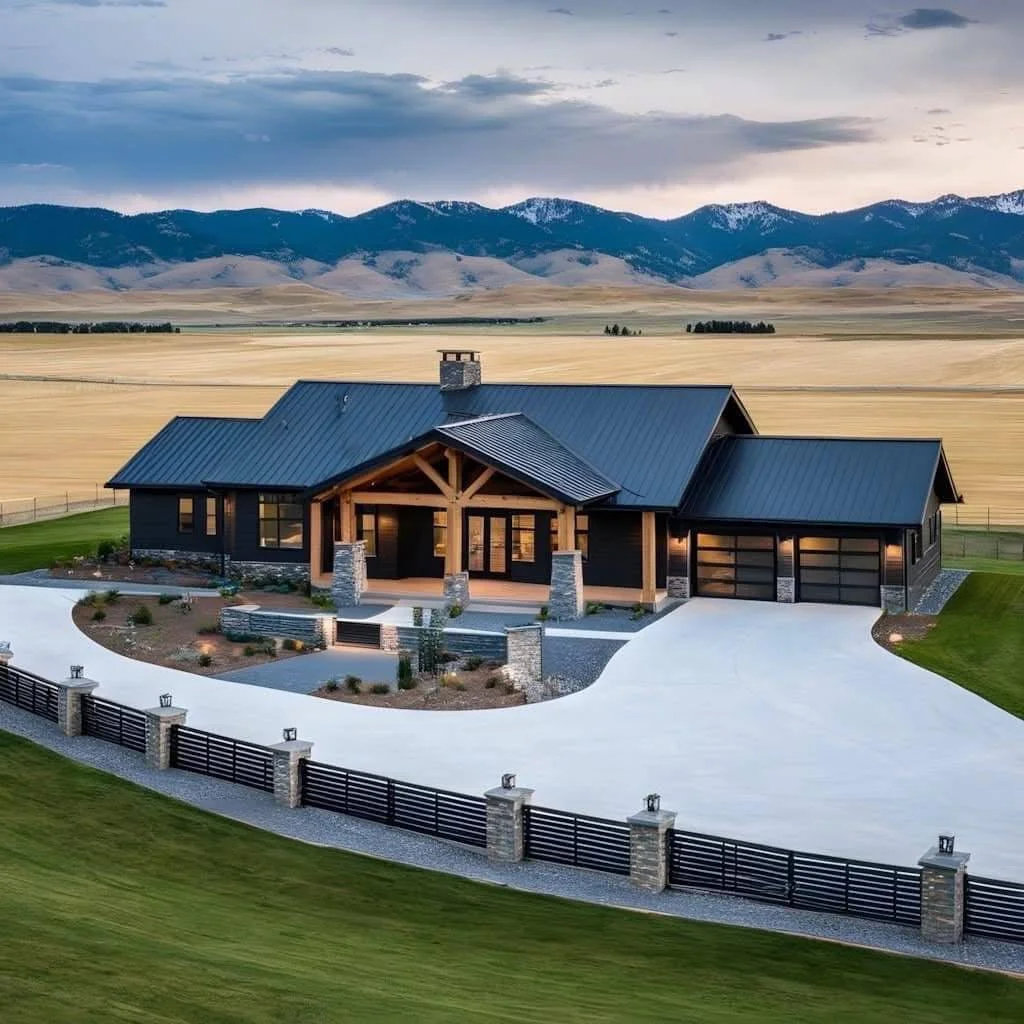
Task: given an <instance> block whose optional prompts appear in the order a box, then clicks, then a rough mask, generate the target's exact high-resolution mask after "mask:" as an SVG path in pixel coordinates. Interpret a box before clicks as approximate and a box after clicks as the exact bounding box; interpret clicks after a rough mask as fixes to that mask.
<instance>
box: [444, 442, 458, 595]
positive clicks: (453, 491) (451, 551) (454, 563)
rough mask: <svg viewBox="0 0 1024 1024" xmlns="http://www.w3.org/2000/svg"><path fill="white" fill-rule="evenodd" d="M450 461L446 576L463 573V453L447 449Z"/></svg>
mask: <svg viewBox="0 0 1024 1024" xmlns="http://www.w3.org/2000/svg"><path fill="white" fill-rule="evenodd" d="M445 456H446V458H447V459H448V490H449V498H448V528H447V530H445V534H446V538H445V539H446V544H445V549H444V574H445V576H454V575H455V574H456V573H460V572H462V506H463V501H462V452H456V451H452V449H451V448H448V449H446V451H445Z"/></svg>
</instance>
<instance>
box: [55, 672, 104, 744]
mask: <svg viewBox="0 0 1024 1024" xmlns="http://www.w3.org/2000/svg"><path fill="white" fill-rule="evenodd" d="M99 685H100V684H99V683H97V682H94V681H93V680H92V679H84V678H78V679H73V678H68V679H65V680H63V681H62V682H59V683H58V684H57V725H59V726H60V731H61V732H62V733H64V735H65V736H81V735H82V698H83V697H85V696H88V695H91V694H92V691H93V690H95V689H96V687H97V686H99Z"/></svg>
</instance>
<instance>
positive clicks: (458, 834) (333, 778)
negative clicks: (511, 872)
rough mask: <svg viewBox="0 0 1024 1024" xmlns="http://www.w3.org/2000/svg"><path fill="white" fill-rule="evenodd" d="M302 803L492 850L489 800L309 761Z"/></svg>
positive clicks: (305, 763) (304, 766) (303, 774)
mask: <svg viewBox="0 0 1024 1024" xmlns="http://www.w3.org/2000/svg"><path fill="white" fill-rule="evenodd" d="M300 772H301V780H302V785H301V792H302V803H303V804H304V805H305V806H307V807H319V808H320V809H322V810H326V811H335V812H337V813H339V814H350V815H352V817H355V818H365V819H367V820H369V821H376V822H379V823H380V824H382V825H392V826H394V827H396V828H402V829H406V830H407V831H409V832H421V833H424V834H425V835H431V836H437V837H438V838H439V839H448V840H451V841H452V842H456V843H462V844H464V845H466V846H477V847H481V848H485V847H486V846H487V805H486V802H485V800H484V798H483V797H479V796H468V795H466V794H464V793H453V792H450V791H448V790H443V789H433V788H431V787H429V786H418V785H415V784H414V783H411V782H399V781H397V780H395V779H389V778H387V777H386V776H383V775H372V774H369V773H367V772H355V771H349V770H348V769H345V768H336V767H335V766H334V765H329V764H321V763H320V762H319V761H303V762H302V764H301V768H300Z"/></svg>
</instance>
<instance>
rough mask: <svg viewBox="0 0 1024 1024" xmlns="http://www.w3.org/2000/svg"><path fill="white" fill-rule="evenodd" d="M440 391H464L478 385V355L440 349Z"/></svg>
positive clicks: (471, 352) (463, 351) (465, 351)
mask: <svg viewBox="0 0 1024 1024" xmlns="http://www.w3.org/2000/svg"><path fill="white" fill-rule="evenodd" d="M438 351H439V352H440V353H441V390H442V391H466V390H467V389H468V388H475V387H476V386H477V385H478V384H479V383H480V353H479V352H473V351H470V350H459V349H449V348H442V349H438Z"/></svg>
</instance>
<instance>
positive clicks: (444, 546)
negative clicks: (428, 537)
mask: <svg viewBox="0 0 1024 1024" xmlns="http://www.w3.org/2000/svg"><path fill="white" fill-rule="evenodd" d="M447 551H448V513H447V512H446V511H444V510H443V509H442V510H441V511H439V512H435V513H434V557H435V558H444V556H445V554H446V553H447Z"/></svg>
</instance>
